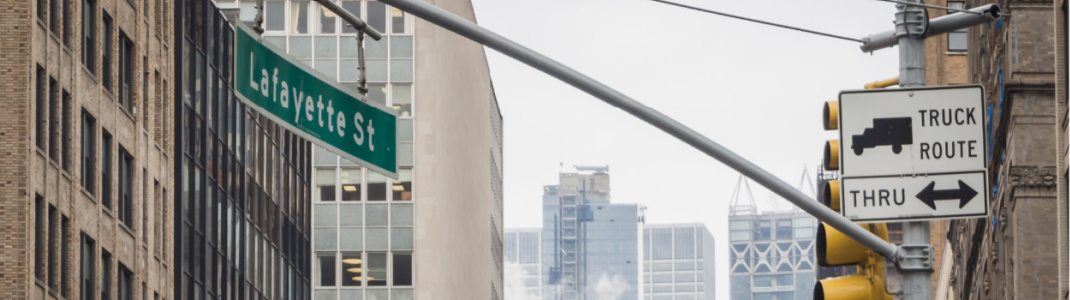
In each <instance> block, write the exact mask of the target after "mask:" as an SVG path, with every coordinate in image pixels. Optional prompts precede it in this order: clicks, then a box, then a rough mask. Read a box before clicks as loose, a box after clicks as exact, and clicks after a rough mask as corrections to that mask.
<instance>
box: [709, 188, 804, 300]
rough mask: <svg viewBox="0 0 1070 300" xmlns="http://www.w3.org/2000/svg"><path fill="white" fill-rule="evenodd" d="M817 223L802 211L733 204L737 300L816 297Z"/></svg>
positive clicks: (734, 292)
mask: <svg viewBox="0 0 1070 300" xmlns="http://www.w3.org/2000/svg"><path fill="white" fill-rule="evenodd" d="M817 224H818V222H817V220H816V219H815V218H814V217H811V216H810V215H809V214H807V213H806V212H803V211H799V210H795V211H782V212H764V213H758V212H757V210H756V209H755V208H754V207H753V203H751V204H749V205H733V206H732V214H731V216H730V217H729V225H728V227H729V229H728V230H729V251H730V252H729V270H730V271H729V277H730V278H729V288H730V290H731V291H730V293H731V298H732V299H733V300H751V299H781V300H782V299H813V293H814V284H815V282H816V276H815V266H816V260H815V256H814V255H815V246H814V236H815V234H816V232H817V230H816V228H817V227H816V226H817Z"/></svg>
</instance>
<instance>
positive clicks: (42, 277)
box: [0, 0, 177, 299]
mask: <svg viewBox="0 0 1070 300" xmlns="http://www.w3.org/2000/svg"><path fill="white" fill-rule="evenodd" d="M0 3H2V4H0V6H2V7H3V8H4V9H3V11H4V16H3V18H0V24H2V27H3V28H4V29H3V38H0V49H3V50H2V51H0V52H2V53H3V55H2V56H3V59H0V68H2V69H3V70H4V71H3V72H0V94H3V95H4V97H3V100H0V147H2V148H3V150H2V151H0V153H3V155H2V156H0V215H2V217H0V222H2V223H3V226H0V245H3V246H2V247H0V262H2V263H0V264H2V265H3V267H0V278H3V280H2V281H0V298H2V299H77V298H80V297H81V298H82V299H109V298H119V299H132V298H143V299H153V298H157V299H158V298H168V299H173V295H172V292H171V291H172V289H173V288H174V287H175V285H174V281H173V279H174V277H173V276H172V275H173V272H172V270H173V268H175V265H174V264H173V259H175V257H174V256H172V254H171V253H170V252H169V251H167V250H166V249H170V247H172V246H173V245H174V243H173V240H171V236H172V234H173V232H172V227H171V226H169V225H170V224H172V223H171V221H172V219H171V215H172V207H173V205H172V204H171V201H172V199H171V197H168V195H169V193H168V192H169V191H174V186H176V185H177V184H176V183H175V181H174V179H173V177H172V172H171V166H172V165H173V162H174V160H173V159H174V157H176V155H175V153H174V152H173V151H172V148H171V147H170V145H171V144H172V143H173V142H172V141H173V140H172V136H173V135H174V129H173V128H174V127H172V126H171V119H170V118H169V116H170V114H171V113H172V112H173V110H172V109H171V106H169V104H168V103H171V102H170V101H173V100H171V99H170V97H169V96H170V93H169V92H168V91H170V89H169V88H170V85H168V83H169V82H170V83H171V84H173V83H175V80H174V78H173V76H172V74H174V73H173V68H172V62H173V60H172V55H174V53H175V52H173V50H172V49H174V47H175V46H174V45H173V44H172V43H171V39H169V38H168V37H169V36H170V33H171V31H172V25H171V24H172V23H171V22H169V20H171V18H172V15H171V14H170V13H171V12H172V10H169V9H166V8H164V7H163V6H162V3H161V2H159V1H99V0H39V1H26V0H4V1H0Z"/></svg>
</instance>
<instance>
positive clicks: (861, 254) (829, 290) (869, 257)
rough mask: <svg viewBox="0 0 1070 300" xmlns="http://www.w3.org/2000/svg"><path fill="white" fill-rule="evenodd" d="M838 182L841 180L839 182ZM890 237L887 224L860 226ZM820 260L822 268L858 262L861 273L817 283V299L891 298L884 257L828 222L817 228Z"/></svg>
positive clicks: (815, 291)
mask: <svg viewBox="0 0 1070 300" xmlns="http://www.w3.org/2000/svg"><path fill="white" fill-rule="evenodd" d="M837 184H838V183H837ZM859 226H862V227H863V228H865V229H866V230H868V231H869V232H872V233H873V234H875V235H877V236H878V237H880V238H881V239H883V240H885V241H887V240H888V226H887V225H885V224H865V225H859ZM816 246H817V263H818V265H820V266H823V267H830V266H842V265H850V264H858V266H857V267H858V275H850V276H843V277H837V278H830V279H825V280H821V281H819V282H818V283H817V284H816V285H815V286H814V299H815V300H822V299H830V300H838V299H868V300H892V295H889V294H888V293H886V292H885V291H884V257H882V256H881V255H880V254H878V253H876V252H874V251H872V250H869V249H868V248H866V247H864V246H862V244H859V243H858V242H856V241H855V240H853V239H851V238H849V237H847V236H846V235H844V234H843V233H842V232H840V231H839V230H836V229H835V228H832V226H829V225H828V224H825V223H821V226H820V227H818V229H817V245H816Z"/></svg>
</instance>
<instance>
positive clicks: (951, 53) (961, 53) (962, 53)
mask: <svg viewBox="0 0 1070 300" xmlns="http://www.w3.org/2000/svg"><path fill="white" fill-rule="evenodd" d="M967 53H968V52H967V51H966V50H962V51H957V50H948V51H947V52H945V54H947V55H948V56H966V54H967Z"/></svg>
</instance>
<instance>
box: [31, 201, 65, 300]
mask: <svg viewBox="0 0 1070 300" xmlns="http://www.w3.org/2000/svg"><path fill="white" fill-rule="evenodd" d="M36 196H37V197H36V199H35V204H34V210H35V213H36V217H35V222H34V229H35V231H34V249H36V251H35V252H34V255H35V256H34V258H35V262H34V274H35V275H36V277H37V280H39V283H41V284H44V286H45V287H47V288H48V289H49V290H51V291H58V292H60V294H61V295H63V297H67V298H69V297H70V293H71V291H70V281H69V274H70V270H71V264H70V262H69V259H70V248H69V246H68V241H69V240H70V236H71V224H70V219H69V218H67V216H66V215H63V214H62V213H60V212H59V211H58V210H57V209H56V206H55V205H51V204H48V203H47V201H45V198H44V197H43V196H41V195H40V194H38V195H36Z"/></svg>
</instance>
